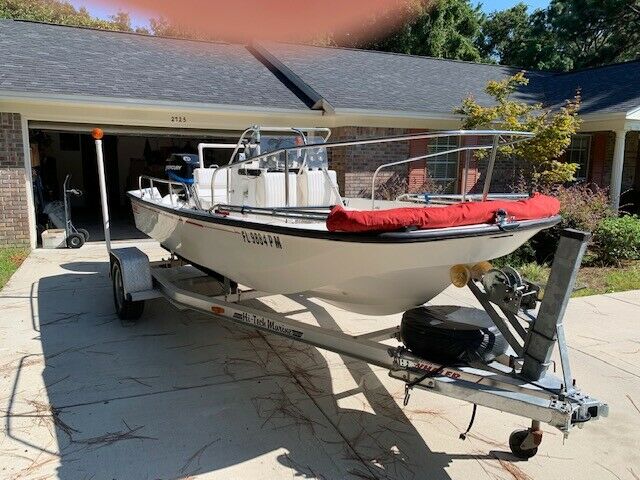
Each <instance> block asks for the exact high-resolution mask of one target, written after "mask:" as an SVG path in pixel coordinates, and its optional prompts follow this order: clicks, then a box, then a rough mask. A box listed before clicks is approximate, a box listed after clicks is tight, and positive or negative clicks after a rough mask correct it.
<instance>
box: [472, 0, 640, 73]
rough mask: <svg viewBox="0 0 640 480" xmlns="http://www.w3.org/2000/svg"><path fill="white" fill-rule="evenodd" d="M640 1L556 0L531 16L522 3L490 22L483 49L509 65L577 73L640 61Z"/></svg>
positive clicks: (486, 22)
mask: <svg viewBox="0 0 640 480" xmlns="http://www.w3.org/2000/svg"><path fill="white" fill-rule="evenodd" d="M637 2H638V0H552V1H551V3H550V5H549V7H548V8H547V9H545V10H536V11H534V12H533V13H531V14H529V13H528V12H527V7H526V5H524V4H522V3H520V4H518V5H516V6H514V7H512V8H510V9H507V10H504V11H501V12H494V13H492V14H491V15H489V16H488V17H486V18H485V20H484V22H483V25H482V36H481V39H480V41H479V44H478V45H479V49H480V51H481V52H482V53H483V54H485V55H489V56H491V57H493V58H497V59H498V60H499V62H500V63H502V64H505V65H517V66H519V67H523V68H527V69H541V70H563V71H567V70H572V69H576V68H584V67H593V66H599V65H606V64H608V63H613V62H619V61H625V60H632V59H635V58H637V57H638V56H640V6H639V5H638V3H637Z"/></svg>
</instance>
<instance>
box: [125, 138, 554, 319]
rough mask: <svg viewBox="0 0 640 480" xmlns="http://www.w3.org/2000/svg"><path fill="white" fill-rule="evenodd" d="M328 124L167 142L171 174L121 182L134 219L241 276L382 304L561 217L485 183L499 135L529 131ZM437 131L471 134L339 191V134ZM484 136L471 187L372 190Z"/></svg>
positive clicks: (442, 284) (349, 303) (196, 261)
mask: <svg viewBox="0 0 640 480" xmlns="http://www.w3.org/2000/svg"><path fill="white" fill-rule="evenodd" d="M330 133H331V132H330V130H329V129H325V128H310V129H307V128H274V127H257V126H254V127H250V128H248V129H247V130H245V131H244V132H243V134H242V135H241V136H240V138H239V140H238V141H237V142H236V143H235V144H200V145H199V146H198V155H197V156H196V155H187V154H185V155H174V156H173V157H172V158H171V159H170V161H168V163H167V177H168V178H165V179H160V178H152V177H146V176H143V177H140V182H139V188H138V189H137V190H133V191H130V192H128V195H129V197H130V199H131V203H132V209H133V213H134V217H135V223H136V227H137V228H138V229H139V230H141V231H142V232H144V233H146V234H147V235H149V236H150V237H152V238H154V239H155V240H157V241H158V242H160V244H161V245H162V246H163V247H164V248H165V249H167V250H169V251H170V252H172V253H174V254H175V255H177V256H178V257H180V258H182V259H184V260H186V261H188V262H189V263H191V264H192V265H195V266H198V267H200V268H201V269H202V270H203V271H205V272H210V273H216V274H219V275H220V276H222V277H225V278H229V279H231V280H233V281H234V282H237V283H238V284H241V285H245V286H248V287H251V288H254V289H256V290H260V291H263V292H269V293H282V294H291V293H305V294H308V295H311V296H314V297H317V298H321V299H323V300H325V301H327V302H329V303H331V304H333V305H336V306H338V307H340V308H343V309H345V310H349V311H354V312H358V313H363V314H391V313H397V312H402V311H405V310H408V309H410V308H413V307H415V306H417V305H421V304H423V303H425V302H427V301H429V300H430V299H432V298H433V297H435V296H436V295H438V294H439V293H440V292H442V291H443V290H444V289H445V288H446V287H447V286H448V285H450V283H451V280H450V270H451V267H453V266H455V265H473V264H477V263H479V262H483V261H487V260H492V259H495V258H498V257H502V256H504V255H507V254H509V253H511V252H513V251H514V250H516V249H517V248H518V247H519V246H521V245H522V244H524V243H525V242H526V241H527V240H529V239H530V238H531V237H532V236H533V235H535V234H536V233H538V232H539V231H541V230H543V229H545V228H549V227H551V226H553V225H555V224H556V223H557V222H558V221H559V217H558V215H557V213H558V208H557V202H555V201H554V200H550V199H548V198H541V197H536V198H530V199H527V198H523V196H519V195H499V196H492V195H490V194H489V187H490V185H491V177H492V172H493V165H494V162H495V158H496V153H497V151H498V148H499V147H500V146H504V145H513V144H514V143H517V142H520V141H526V140H528V139H529V138H530V137H531V134H530V133H526V132H513V131H494V130H489V131H447V132H429V133H423V134H415V135H404V136H395V137H385V138H372V139H363V140H349V141H339V142H329V137H330ZM447 137H462V138H464V139H469V138H472V139H473V140H474V142H475V143H473V144H468V143H469V142H465V143H464V146H461V147H458V148H454V149H451V150H447V151H441V152H436V153H425V154H424V155H420V156H416V157H412V158H407V159H403V160H399V161H395V162H391V163H386V164H384V165H381V166H380V167H379V168H378V169H377V170H376V172H375V174H374V176H373V181H372V188H371V197H370V198H367V199H364V198H346V197H344V196H342V195H341V194H340V191H339V189H338V184H337V175H336V172H335V171H334V170H331V169H329V155H330V154H331V152H332V151H333V150H334V149H337V148H358V147H359V146H362V145H370V146H371V145H374V146H375V145H383V144H394V143H400V142H409V141H412V140H423V139H437V138H447ZM208 149H228V150H231V155H230V160H229V163H228V164H227V165H222V166H217V165H212V166H205V161H204V157H205V151H206V150H208ZM483 150H488V151H489V152H488V153H489V154H488V169H487V173H486V176H485V182H484V190H483V193H482V194H481V195H480V196H479V198H478V196H477V195H476V196H472V195H466V194H461V195H428V196H425V195H424V194H423V195H421V196H420V197H419V198H418V197H417V196H416V195H413V196H410V195H409V196H407V195H404V196H401V197H399V198H398V199H396V200H381V199H377V198H376V181H377V178H378V174H379V173H380V172H381V171H382V170H383V169H389V168H392V167H395V166H397V165H402V164H407V163H411V162H414V161H417V160H424V159H429V158H433V157H437V156H442V155H448V154H450V153H457V152H470V153H471V152H473V151H483ZM466 172H467V169H465V176H466ZM285 179H286V180H285ZM554 202H555V203H554ZM541 205H542V207H543V208H536V207H540V206H541Z"/></svg>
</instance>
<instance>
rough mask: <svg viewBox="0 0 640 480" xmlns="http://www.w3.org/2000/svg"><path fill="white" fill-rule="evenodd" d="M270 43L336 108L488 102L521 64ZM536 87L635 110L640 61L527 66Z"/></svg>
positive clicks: (533, 93)
mask: <svg viewBox="0 0 640 480" xmlns="http://www.w3.org/2000/svg"><path fill="white" fill-rule="evenodd" d="M266 48H267V49H268V50H269V51H270V52H271V53H272V54H273V55H274V56H275V57H276V58H278V60H279V61H280V62H282V63H283V64H284V65H285V66H287V67H288V68H289V69H291V70H292V71H293V72H294V73H295V74H297V75H298V76H299V77H300V78H301V79H302V80H303V81H304V82H305V83H307V84H308V85H310V86H311V87H312V88H314V89H315V90H316V91H317V92H318V93H319V94H320V95H322V96H323V97H324V98H326V99H327V100H328V101H329V102H330V103H331V104H332V105H333V106H334V107H335V108H356V109H364V110H370V109H372V110H394V111H402V112H434V113H451V112H452V111H453V109H454V108H455V107H457V106H458V105H460V102H461V100H462V99H463V98H465V97H467V96H468V95H473V96H474V97H475V98H476V99H477V100H478V102H480V103H481V104H485V105H488V104H490V103H491V98H490V97H488V96H487V95H486V94H485V93H484V87H485V85H486V83H487V82H488V81H489V80H497V79H500V78H503V77H505V76H508V75H513V74H514V73H516V72H517V71H519V69H517V68H511V67H505V66H499V65H487V64H478V63H471V62H462V61H454V60H444V59H438V58H430V57H419V56H411V55H398V54H390V53H384V52H372V51H365V50H353V49H344V48H322V47H312V46H300V45H289V44H268V45H266ZM527 77H528V78H529V85H528V86H526V87H523V88H522V89H520V91H519V92H518V93H517V94H516V96H517V97H519V98H521V99H523V100H527V101H532V102H533V101H536V102H542V103H543V104H545V105H547V106H551V107H557V106H561V105H562V104H564V101H565V100H566V99H568V98H572V97H573V96H574V95H575V93H576V89H578V88H580V89H581V93H582V106H581V112H582V113H583V114H584V113H595V112H601V113H605V112H606V113H611V112H628V111H629V110H631V109H633V108H635V107H638V106H640V61H635V62H627V63H622V64H616V65H609V66H605V67H599V68H593V69H588V70H582V71H576V72H569V73H554V72H540V71H530V72H527Z"/></svg>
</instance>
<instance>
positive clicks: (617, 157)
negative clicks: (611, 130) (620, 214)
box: [610, 130, 627, 212]
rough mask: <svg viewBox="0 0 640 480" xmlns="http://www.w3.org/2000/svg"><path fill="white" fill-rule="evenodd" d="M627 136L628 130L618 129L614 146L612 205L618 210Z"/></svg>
mask: <svg viewBox="0 0 640 480" xmlns="http://www.w3.org/2000/svg"><path fill="white" fill-rule="evenodd" d="M626 138H627V131H626V130H617V131H616V143H615V146H614V148H613V165H612V166H611V191H610V194H611V207H612V208H613V209H614V210H615V211H616V212H617V211H618V209H619V208H620V195H621V193H622V173H623V170H624V149H625V141H626Z"/></svg>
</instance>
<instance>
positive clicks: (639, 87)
mask: <svg viewBox="0 0 640 480" xmlns="http://www.w3.org/2000/svg"><path fill="white" fill-rule="evenodd" d="M543 88H544V91H545V93H546V98H545V101H546V102H547V103H549V104H550V105H560V104H562V102H564V100H565V99H566V98H569V97H571V96H573V95H574V94H575V92H576V89H580V90H581V95H582V105H581V107H580V112H581V113H582V114H585V113H619V112H628V111H630V110H633V109H634V108H638V107H640V60H636V61H633V62H626V63H618V64H614V65H607V66H604V67H597V68H590V69H585V70H577V71H574V72H568V73H559V74H555V75H549V76H548V77H547V78H546V80H545V83H544V86H543Z"/></svg>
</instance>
